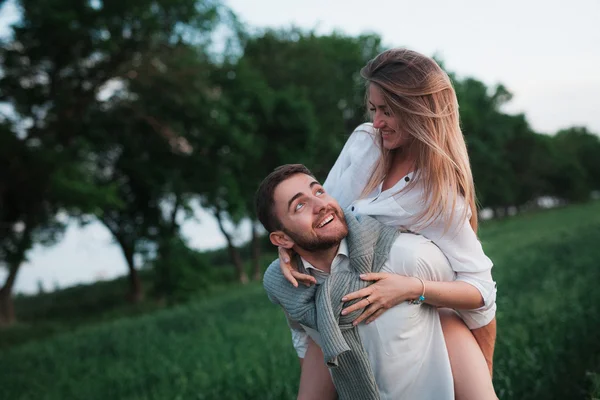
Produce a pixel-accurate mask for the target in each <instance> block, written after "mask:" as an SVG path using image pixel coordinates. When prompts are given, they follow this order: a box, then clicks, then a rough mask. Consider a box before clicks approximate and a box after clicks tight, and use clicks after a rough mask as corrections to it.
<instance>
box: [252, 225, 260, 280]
mask: <svg viewBox="0 0 600 400" xmlns="http://www.w3.org/2000/svg"><path fill="white" fill-rule="evenodd" d="M252 267H253V270H254V276H253V279H254V280H255V281H259V280H260V279H261V277H262V271H261V268H260V267H261V265H260V240H259V238H258V232H256V222H255V221H252Z"/></svg>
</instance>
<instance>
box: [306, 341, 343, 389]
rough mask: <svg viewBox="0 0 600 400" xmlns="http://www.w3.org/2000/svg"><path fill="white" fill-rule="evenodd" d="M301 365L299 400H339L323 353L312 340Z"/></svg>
mask: <svg viewBox="0 0 600 400" xmlns="http://www.w3.org/2000/svg"><path fill="white" fill-rule="evenodd" d="M300 365H301V366H302V373H301V374H300V388H299V389H298V400H321V399H323V400H329V399H331V400H335V399H337V392H336V391H335V386H333V381H332V380H331V375H330V374H329V370H328V369H327V366H326V365H325V361H324V357H323V352H322V351H321V348H320V347H319V346H318V345H317V344H316V343H315V342H314V341H313V340H312V339H309V342H308V350H307V351H306V354H305V356H304V359H300Z"/></svg>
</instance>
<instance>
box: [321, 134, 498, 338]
mask: <svg viewBox="0 0 600 400" xmlns="http://www.w3.org/2000/svg"><path fill="white" fill-rule="evenodd" d="M379 156H380V149H379V147H378V145H377V144H376V142H375V131H374V128H373V125H372V124H370V123H366V124H362V125H360V126H359V127H357V128H356V129H355V130H354V132H353V133H352V135H351V136H350V138H349V139H348V141H347V142H346V144H345V145H344V148H343V150H342V152H341V153H340V155H339V157H338V159H337V161H336V162H335V164H334V166H333V168H332V169H331V171H330V172H329V175H328V176H327V180H326V181H325V183H324V185H323V186H324V187H325V190H327V191H328V192H329V194H330V195H332V196H333V197H334V198H335V199H336V200H337V201H338V203H339V204H340V206H341V207H342V209H347V208H348V207H349V206H353V207H354V209H353V212H354V213H358V214H363V215H370V216H372V217H374V218H376V219H377V220H379V221H380V222H382V223H384V224H386V225H391V226H395V227H398V228H400V227H402V228H405V229H409V230H411V231H413V232H418V233H419V234H421V235H423V236H425V237H426V238H428V239H430V240H431V241H433V242H434V243H435V244H436V245H437V246H438V247H439V248H440V249H441V250H442V252H443V253H444V254H445V255H446V257H447V258H448V261H450V265H451V266H452V269H453V270H454V272H455V273H456V280H460V281H464V282H467V283H469V284H471V285H473V286H475V287H476V288H477V289H478V290H479V292H480V293H481V296H482V298H483V301H484V305H483V307H481V308H478V309H475V310H457V311H458V312H459V314H460V315H461V317H462V318H463V320H464V321H465V323H466V324H467V326H468V327H469V328H470V329H476V328H480V327H483V326H485V325H487V324H489V323H490V322H491V320H492V319H493V318H494V316H495V315H496V283H495V282H494V280H493V279H492V274H491V270H492V265H493V264H492V261H491V260H490V259H489V258H488V257H487V256H486V255H485V253H484V252H483V249H482V247H481V243H480V242H479V239H478V238H477V235H476V234H475V232H474V231H473V229H472V228H471V225H470V224H469V220H468V219H469V218H470V211H469V212H468V214H467V216H466V217H465V218H463V216H464V209H465V207H467V204H466V201H465V199H464V198H463V197H460V196H459V197H458V198H457V201H456V203H457V204H456V206H455V210H454V215H455V217H454V218H453V220H452V222H451V223H450V227H449V229H447V230H446V232H445V224H446V221H445V220H444V219H442V218H438V219H437V220H435V221H434V222H433V223H431V224H429V225H428V226H425V227H422V228H420V227H419V226H418V223H417V222H418V221H416V216H418V215H419V214H420V213H421V212H422V211H423V210H424V207H425V204H424V201H423V198H424V197H423V185H421V184H419V181H418V179H419V177H418V176H415V174H413V173H410V174H408V175H407V176H406V177H405V178H404V179H400V181H399V182H398V183H396V185H394V186H393V187H391V188H389V189H387V190H385V191H383V192H382V191H381V185H379V187H378V188H377V189H375V190H374V191H373V193H371V194H370V195H369V196H368V197H367V198H364V199H359V197H360V194H361V192H362V191H363V189H364V188H365V186H366V184H367V181H368V179H369V177H370V174H371V171H372V168H373V165H374V163H375V162H376V161H377V159H378V158H379ZM413 179H414V180H415V182H414V186H413V187H412V188H409V189H408V190H402V191H401V189H403V188H404V187H405V186H406V185H408V182H410V181H411V180H413Z"/></svg>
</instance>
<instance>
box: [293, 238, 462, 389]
mask: <svg viewBox="0 0 600 400" xmlns="http://www.w3.org/2000/svg"><path fill="white" fill-rule="evenodd" d="M303 263H304V266H305V268H306V269H307V271H308V272H309V273H310V274H311V275H313V276H314V277H315V278H316V279H317V282H318V283H321V282H323V281H324V280H325V279H326V278H327V276H328V275H329V274H328V273H326V272H323V271H320V270H318V269H316V268H315V267H313V266H312V265H310V264H309V263H308V262H306V261H305V260H303ZM349 268H350V261H349V258H348V248H347V245H346V241H345V240H343V241H342V243H341V245H340V248H339V250H338V254H337V255H336V257H335V259H334V261H333V263H332V265H331V272H332V273H335V272H337V271H345V270H349ZM382 272H388V273H396V274H401V275H406V276H418V277H420V278H421V279H424V280H428V281H451V280H453V279H454V272H453V271H452V268H450V265H449V263H448V260H447V259H446V258H445V257H444V255H443V253H442V252H441V251H440V250H439V248H437V247H436V246H435V245H434V244H433V243H432V242H431V241H430V240H428V239H426V238H424V237H423V236H420V235H413V234H409V233H403V234H400V235H399V236H398V238H397V239H396V241H395V242H394V244H393V245H392V248H391V250H390V255H389V259H388V260H387V261H386V262H385V263H384V265H383V268H382ZM289 323H290V327H291V329H292V337H293V341H294V347H295V348H296V351H297V352H298V356H299V357H304V354H305V352H306V348H307V345H308V336H310V337H311V338H312V339H313V340H314V341H315V342H316V343H318V344H320V335H319V333H318V332H317V331H315V330H313V329H311V328H309V327H306V326H303V325H300V324H298V323H295V322H293V321H289ZM358 332H359V335H360V338H361V341H362V344H363V346H364V348H365V350H366V352H367V356H368V358H369V362H370V364H371V367H372V369H373V375H374V376H375V380H376V382H377V387H378V389H379V393H380V397H381V399H382V400H388V399H389V400H392V399H393V400H399V399H422V400H427V399H430V400H434V399H435V400H452V399H454V384H453V379H452V371H451V369H450V361H449V359H448V351H447V349H446V344H445V342H444V335H443V332H442V327H441V324H440V319H439V314H438V311H437V309H436V308H435V307H431V306H429V305H426V304H423V305H420V306H419V305H413V304H409V303H408V302H404V303H402V304H399V305H397V306H396V307H392V308H391V309H389V310H387V311H386V312H385V313H383V314H382V315H381V316H380V317H379V318H378V319H376V320H375V321H374V322H372V323H370V324H368V325H366V324H364V323H362V324H360V325H358Z"/></svg>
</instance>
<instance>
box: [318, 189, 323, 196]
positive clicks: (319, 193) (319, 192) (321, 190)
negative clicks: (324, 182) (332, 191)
mask: <svg viewBox="0 0 600 400" xmlns="http://www.w3.org/2000/svg"><path fill="white" fill-rule="evenodd" d="M316 193H317V196H320V195H322V194H323V193H325V191H324V190H323V189H317V192H316Z"/></svg>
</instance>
